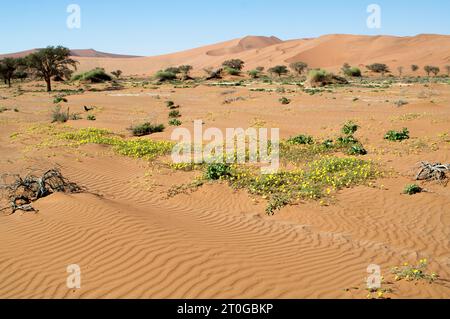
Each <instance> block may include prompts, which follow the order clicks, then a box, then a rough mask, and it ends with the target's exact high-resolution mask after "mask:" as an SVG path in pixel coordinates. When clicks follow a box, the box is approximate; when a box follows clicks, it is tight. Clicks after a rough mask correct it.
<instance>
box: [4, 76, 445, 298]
mask: <svg viewBox="0 0 450 319" xmlns="http://www.w3.org/2000/svg"><path fill="white" fill-rule="evenodd" d="M33 85H34V84H33ZM40 85H42V83H40ZM254 87H267V88H269V87H271V86H268V85H265V86H264V85H262V84H259V85H257V84H255V86H254ZM23 88H24V89H26V90H30V89H34V90H36V89H41V87H39V88H36V87H32V86H29V85H28V86H26V85H23ZM271 88H275V86H272V87H271ZM286 88H288V86H287V87H286ZM290 88H292V89H295V87H290ZM226 91H227V92H226ZM334 91H335V92H334V93H323V94H322V95H314V96H310V95H308V94H305V93H300V92H297V93H286V94H283V95H284V96H287V97H289V98H291V99H292V103H291V104H290V105H287V106H282V105H280V103H279V102H278V99H279V98H280V96H281V94H278V93H274V92H273V93H270V92H251V91H250V90H249V87H234V88H217V87H207V86H204V85H200V86H198V87H196V88H185V89H175V88H173V86H169V85H165V86H162V87H160V88H157V89H154V88H153V89H152V88H134V89H132V88H130V89H126V90H122V91H115V92H86V93H84V94H81V95H73V96H69V97H68V99H69V102H68V103H67V105H68V106H70V109H71V110H72V111H73V112H83V110H82V107H83V105H95V106H97V107H98V109H97V111H96V115H97V121H95V122H90V121H87V120H80V121H70V122H69V123H68V125H71V126H74V127H98V128H107V129H110V130H113V131H115V132H119V133H124V134H129V133H128V132H127V130H126V128H127V127H128V126H130V124H132V123H137V122H141V121H142V120H143V119H147V120H148V119H151V120H154V121H157V122H162V123H166V122H167V108H166V107H165V101H166V100H168V99H171V100H174V101H175V102H176V103H178V104H180V105H181V112H182V114H183V117H182V121H183V123H184V126H185V127H188V128H192V121H193V120H195V119H203V120H204V122H205V126H206V127H219V128H222V129H224V128H226V127H243V128H247V127H250V126H252V125H255V124H259V125H261V124H263V125H264V126H267V127H280V129H281V135H282V137H283V138H287V137H289V136H291V135H294V134H300V133H308V134H311V135H314V136H316V137H328V136H334V135H336V132H338V131H339V129H340V127H341V126H342V124H343V123H344V122H346V121H347V120H350V119H353V120H355V121H357V122H358V123H359V124H360V125H361V129H360V131H359V132H358V137H359V138H360V140H361V141H363V143H364V145H365V146H366V148H367V149H368V150H369V155H368V156H367V157H368V158H372V159H374V160H376V161H378V162H380V163H381V164H382V165H383V166H384V167H385V168H386V169H390V170H393V171H394V172H395V174H393V175H392V176H391V177H388V178H384V179H382V180H378V181H377V182H376V185H375V186H374V187H357V188H352V189H346V190H343V191H341V192H339V193H338V194H337V196H336V201H335V203H334V204H333V205H331V206H321V205H319V203H317V202H303V203H301V204H299V205H296V206H290V207H287V208H285V209H283V210H282V211H281V212H279V213H277V214H276V215H275V216H274V217H268V216H266V215H265V213H264V208H265V202H264V200H261V199H254V198H252V197H250V196H249V195H248V194H247V193H246V192H244V191H241V192H234V191H232V190H231V189H230V188H229V187H228V186H227V185H225V184H220V183H216V184H211V185H205V186H203V187H202V188H200V189H199V190H197V191H196V192H193V193H191V194H181V195H178V196H176V197H174V198H170V199H167V190H168V189H169V188H170V186H171V185H175V184H181V183H185V182H188V181H190V180H192V178H193V177H194V175H195V174H196V173H193V172H190V173H188V172H174V171H172V170H170V169H168V168H166V167H164V166H163V165H160V164H157V163H149V162H146V161H144V160H135V159H130V158H126V157H121V156H118V155H115V154H113V153H112V151H111V150H110V149H109V148H108V147H103V146H95V145H87V146H83V147H80V148H77V149H68V148H61V147H56V148H46V147H34V146H36V144H37V143H38V142H39V141H40V139H39V138H37V137H33V136H32V135H27V134H25V135H20V136H19V137H18V138H15V139H12V138H11V135H12V134H14V133H16V132H25V131H26V130H27V128H28V127H30V126H33V125H35V124H48V123H49V122H50V113H51V109H52V108H53V104H52V100H53V97H52V96H49V95H48V94H47V93H42V92H26V93H24V94H22V95H19V96H15V97H14V96H13V94H14V92H16V89H12V90H8V89H6V88H2V89H1V90H0V95H1V96H3V97H8V99H4V100H0V106H5V107H9V108H14V107H18V108H19V112H17V113H16V112H13V111H6V112H3V113H0V154H1V157H0V172H1V173H4V172H8V173H22V174H24V173H27V172H29V170H30V169H37V170H44V169H48V168H51V167H53V166H55V165H60V167H61V170H62V172H63V173H64V174H65V175H66V176H67V177H69V178H70V179H71V180H72V181H74V182H76V183H78V184H80V185H83V186H85V187H87V188H88V190H89V191H90V192H91V193H95V194H100V195H102V196H101V197H99V196H96V195H93V194H90V193H88V194H75V195H65V194H56V195H52V196H49V197H47V198H44V199H41V200H39V201H38V202H36V203H35V207H36V208H38V209H39V212H38V213H37V214H32V213H16V214H14V215H10V216H1V217H0V241H1V245H0V297H1V298H43V297H45V298H365V297H366V295H367V291H366V290H365V286H364V285H365V278H366V277H367V272H366V268H367V266H368V265H369V264H379V265H381V267H382V271H383V275H384V276H385V277H386V282H387V283H385V287H389V288H392V289H393V292H392V293H389V294H388V297H391V298H449V297H450V282H449V281H448V280H449V279H450V268H449V266H450V240H449V238H450V228H449V226H450V188H449V187H444V186H441V185H437V184H424V187H425V188H426V189H427V190H428V191H429V192H427V193H423V194H419V195H416V196H406V195H402V194H401V192H402V190H403V188H404V186H405V185H406V184H408V183H412V182H413V179H412V175H413V173H414V167H415V165H416V164H417V163H418V162H419V161H421V160H427V161H440V162H446V163H450V143H449V139H450V137H449V134H450V90H449V86H448V85H443V84H432V85H430V86H429V87H424V86H423V85H412V86H398V85H394V86H393V87H391V88H389V89H386V90H384V91H383V90H381V91H378V92H374V90H373V89H358V88H340V89H335V90H334ZM224 92H225V93H227V94H224ZM118 94H122V95H124V96H118ZM157 96H159V99H158V98H157ZM239 96H240V97H243V98H245V100H242V101H236V102H233V103H231V104H223V103H222V102H223V101H224V99H226V98H230V97H239ZM355 97H358V98H359V99H358V100H357V101H353V99H354V98H355ZM398 99H404V100H407V101H409V104H408V105H405V106H403V107H396V106H394V103H393V101H395V100H398ZM386 100H389V102H386ZM431 100H433V103H431ZM406 114H409V115H408V116H405V115H406ZM412 114H413V115H412ZM403 127H408V128H409V129H410V131H411V137H412V139H411V140H410V141H407V142H403V143H392V142H387V141H384V140H383V136H384V134H385V132H386V131H387V130H389V129H401V128H403ZM171 130H172V129H167V130H166V131H165V132H163V133H159V134H155V135H152V136H151V137H144V138H156V139H169V137H170V133H171ZM421 258H427V259H428V260H429V263H430V271H435V272H437V273H438V274H439V275H440V276H441V280H439V281H437V282H435V283H433V284H429V283H425V282H418V283H414V282H413V283H409V282H403V281H402V282H391V281H390V280H391V279H390V278H391V276H390V275H389V272H390V269H391V268H392V267H394V266H397V265H400V264H402V263H404V262H409V263H416V262H417V261H418V260H419V259H421ZM69 264H78V265H80V266H81V271H82V284H81V289H79V290H70V289H68V288H67V287H66V278H67V276H68V274H67V273H66V267H67V265H69Z"/></svg>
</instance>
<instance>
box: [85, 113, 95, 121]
mask: <svg viewBox="0 0 450 319" xmlns="http://www.w3.org/2000/svg"><path fill="white" fill-rule="evenodd" d="M86 119H87V120H88V121H95V120H97V118H96V117H95V115H94V114H89V115H88V116H87V117H86Z"/></svg>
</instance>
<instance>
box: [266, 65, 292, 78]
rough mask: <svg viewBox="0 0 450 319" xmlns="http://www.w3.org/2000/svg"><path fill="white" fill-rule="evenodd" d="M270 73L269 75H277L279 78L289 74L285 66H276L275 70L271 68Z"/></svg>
mask: <svg viewBox="0 0 450 319" xmlns="http://www.w3.org/2000/svg"><path fill="white" fill-rule="evenodd" d="M268 71H269V73H275V74H277V75H278V76H279V77H281V75H282V74H287V73H288V72H289V71H288V69H287V67H286V66H285V65H277V66H274V67H273V68H270V69H269V70H268Z"/></svg>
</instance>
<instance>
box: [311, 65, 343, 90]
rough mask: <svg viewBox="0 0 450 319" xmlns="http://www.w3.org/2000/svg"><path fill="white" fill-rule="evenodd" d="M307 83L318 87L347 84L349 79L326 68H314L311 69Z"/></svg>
mask: <svg viewBox="0 0 450 319" xmlns="http://www.w3.org/2000/svg"><path fill="white" fill-rule="evenodd" d="M307 83H309V85H310V86H312V87H316V86H326V85H330V84H347V83H348V81H347V80H346V79H345V78H342V77H340V76H337V75H335V74H333V73H330V72H327V71H326V70H322V69H314V70H310V71H309V73H308V76H307Z"/></svg>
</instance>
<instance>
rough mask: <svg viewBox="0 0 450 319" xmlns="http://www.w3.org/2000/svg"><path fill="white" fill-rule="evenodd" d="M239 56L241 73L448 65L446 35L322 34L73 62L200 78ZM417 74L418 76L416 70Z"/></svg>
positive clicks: (129, 72)
mask: <svg viewBox="0 0 450 319" xmlns="http://www.w3.org/2000/svg"><path fill="white" fill-rule="evenodd" d="M230 58H240V59H242V60H244V61H245V62H246V69H251V68H255V67H257V66H264V67H266V68H268V67H271V66H274V65H277V64H288V63H291V62H295V61H304V62H306V63H308V64H309V66H310V67H322V68H327V69H330V70H338V69H339V68H340V67H341V66H342V64H344V63H350V64H352V65H359V66H364V65H367V64H370V63H375V62H379V63H386V64H388V65H389V66H390V67H391V70H392V71H393V72H396V68H397V67H398V66H404V68H405V70H404V72H405V73H408V72H410V65H411V64H417V65H419V66H421V67H423V66H424V65H427V64H432V65H437V66H439V67H441V72H445V70H444V67H445V65H448V64H450V36H449V35H427V34H423V35H418V36H414V37H395V36H357V35H326V36H322V37H319V38H314V39H298V40H290V41H281V40H279V39H278V38H275V37H257V36H251V37H245V38H243V39H235V40H232V41H227V42H222V43H218V44H214V45H209V46H205V47H201V48H196V49H192V50H187V51H183V52H178V53H173V54H167V55H161V56H154V57H142V58H136V59H120V58H115V59H112V58H95V59H92V58H85V57H80V58H77V59H78V61H80V68H79V69H80V70H87V69H91V68H94V67H98V66H100V67H104V68H105V69H107V70H110V71H111V70H115V69H121V70H122V71H124V73H125V74H127V75H132V74H133V75H151V74H153V73H155V72H156V71H158V70H160V69H162V68H166V67H169V66H176V65H181V64H191V65H192V66H194V68H195V71H194V73H197V74H201V73H202V72H201V70H202V69H203V68H205V67H217V66H219V65H220V64H221V63H222V62H223V61H224V60H226V59H230ZM417 74H423V71H422V70H420V71H419V72H417Z"/></svg>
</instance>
